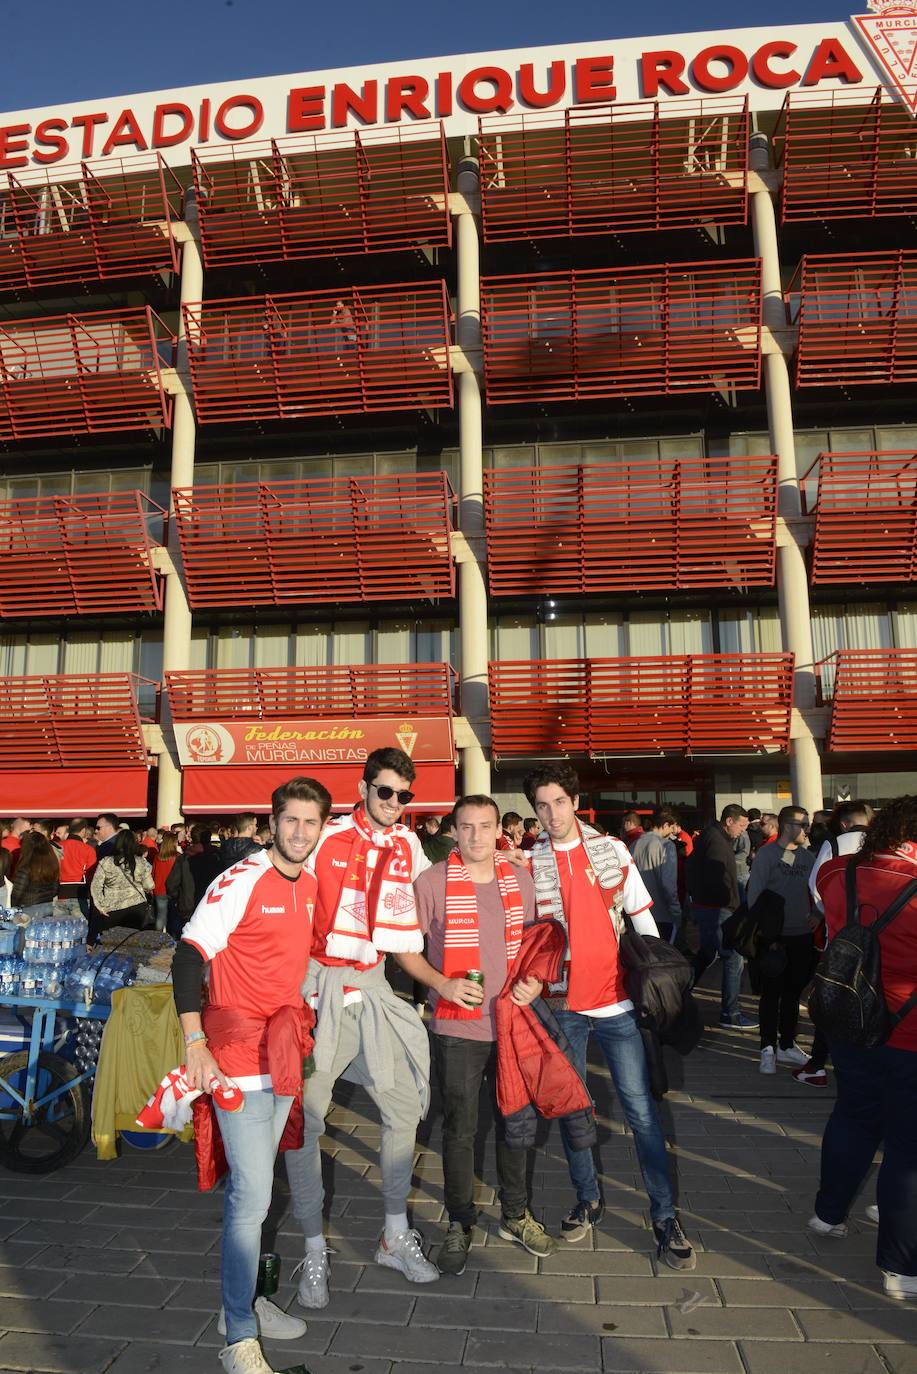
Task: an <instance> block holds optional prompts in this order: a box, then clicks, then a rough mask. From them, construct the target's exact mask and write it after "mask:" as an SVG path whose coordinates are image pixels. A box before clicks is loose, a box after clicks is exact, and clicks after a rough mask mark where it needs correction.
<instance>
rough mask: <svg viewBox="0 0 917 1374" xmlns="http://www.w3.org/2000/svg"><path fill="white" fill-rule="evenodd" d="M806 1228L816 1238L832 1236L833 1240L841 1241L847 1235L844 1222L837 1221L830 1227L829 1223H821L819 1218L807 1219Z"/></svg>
mask: <svg viewBox="0 0 917 1374" xmlns="http://www.w3.org/2000/svg"><path fill="white" fill-rule="evenodd" d="M808 1227H809V1230H810V1231H814V1232H815V1234H816V1235H818V1236H834V1238H835V1240H843V1239H844V1237H845V1236H846V1234H847V1223H846V1221H838V1222H835V1224H834V1225H833V1226H832V1225H831V1222H830V1221H822V1219H821V1217H819V1216H811V1217H809V1221H808Z"/></svg>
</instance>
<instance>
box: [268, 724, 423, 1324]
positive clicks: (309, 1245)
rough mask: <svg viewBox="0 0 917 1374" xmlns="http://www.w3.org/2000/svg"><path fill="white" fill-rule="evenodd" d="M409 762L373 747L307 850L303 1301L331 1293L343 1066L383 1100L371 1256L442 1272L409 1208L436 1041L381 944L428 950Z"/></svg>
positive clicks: (296, 1175)
mask: <svg viewBox="0 0 917 1374" xmlns="http://www.w3.org/2000/svg"><path fill="white" fill-rule="evenodd" d="M415 776H416V773H415V769H414V765H413V763H412V762H411V760H410V758H409V757H408V755H407V754H405V753H402V751H401V750H400V749H376V750H374V751H373V753H371V754H370V755H369V757H368V758H367V760H366V764H365V766H364V769H363V780H362V781H361V783H360V785H359V791H360V800H359V802H358V804H357V806H356V807H355V808H354V810H353V811H352V812H350V813H348V814H347V815H346V816H339V817H336V818H335V819H333V820H332V821H329V823H328V825H327V826H326V827H325V830H324V832H323V834H322V837H321V841H320V843H319V845H318V847H317V849H316V851H315V853H314V854H313V856H312V859H311V860H310V867H312V868H313V869H314V871H315V875H316V878H317V880H318V897H317V905H316V913H315V928H314V935H313V944H312V962H311V964H310V966H309V977H308V980H307V985H306V991H307V994H308V996H309V1000H310V1002H311V1004H312V1006H313V1007H314V1009H315V1012H316V1015H317V1017H318V1026H317V1030H316V1037H315V1053H314V1058H315V1072H314V1073H312V1074H311V1075H310V1077H309V1078H308V1079H307V1080H306V1085H305V1091H304V1094H303V1116H304V1144H303V1148H302V1150H298V1151H290V1152H288V1154H287V1160H286V1162H287V1173H288V1175H289V1178H290V1189H291V1193H292V1201H293V1210H294V1212H295V1213H296V1217H297V1220H298V1221H299V1223H300V1225H301V1226H302V1228H303V1234H304V1236H305V1244H306V1253H305V1259H304V1260H303V1262H302V1268H303V1276H302V1280H301V1282H300V1286H299V1302H300V1303H301V1305H302V1306H303V1307H310V1308H316V1307H325V1306H327V1304H328V1301H329V1292H328V1274H329V1268H328V1252H327V1248H326V1245H325V1238H324V1234H323V1231H322V1208H323V1205H324V1189H323V1186H322V1166H321V1156H320V1152H319V1137H320V1136H321V1135H322V1133H323V1131H324V1129H325V1117H326V1116H327V1114H328V1108H329V1106H330V1104H331V1094H332V1092H333V1089H334V1085H335V1083H336V1082H337V1080H338V1079H339V1078H341V1077H344V1078H347V1079H348V1080H349V1081H351V1082H356V1083H359V1084H361V1085H362V1086H363V1087H364V1088H365V1089H366V1090H367V1092H368V1093H369V1095H370V1096H371V1097H372V1099H373V1101H374V1102H375V1103H376V1106H377V1107H378V1108H379V1115H380V1118H381V1121H382V1144H381V1154H380V1166H381V1172H382V1195H383V1199H384V1204H385V1227H384V1231H383V1234H382V1238H381V1240H380V1242H379V1246H378V1249H377V1250H376V1263H377V1264H383V1265H386V1266H388V1267H390V1268H393V1269H399V1270H400V1271H401V1272H402V1273H403V1274H404V1275H405V1277H406V1278H408V1279H409V1280H410V1281H411V1282H412V1283H432V1282H433V1281H434V1280H436V1279H438V1278H439V1271H438V1270H437V1268H436V1266H435V1265H434V1264H431V1263H430V1261H429V1260H428V1259H426V1257H425V1256H424V1253H423V1250H422V1249H421V1245H420V1236H419V1235H418V1233H417V1232H416V1231H414V1230H412V1229H411V1227H410V1226H409V1224H408V1218H407V1197H408V1192H409V1190H410V1186H411V1171H412V1167H413V1160H414V1142H415V1136H416V1131H417V1124H418V1122H419V1121H420V1119H421V1117H422V1116H423V1115H424V1113H425V1112H426V1109H427V1105H428V1101H429V1091H430V1046H429V1041H428V1039H427V1032H426V1030H425V1028H424V1025H423V1022H422V1021H421V1020H420V1018H419V1017H418V1015H417V1013H416V1011H415V1010H414V1009H413V1007H411V1005H410V1004H409V1003H407V1002H405V1001H403V1000H402V999H401V998H400V997H397V996H396V995H395V993H394V992H393V991H392V989H391V987H390V986H389V984H388V982H387V980H386V977H385V955H386V953H387V952H389V951H391V952H392V953H399V954H409V953H414V954H419V953H420V952H421V950H422V949H423V931H422V930H421V927H420V924H419V921H418V917H417V907H416V904H415V901H414V887H413V884H414V879H415V878H417V877H419V876H420V874H421V873H423V872H424V870H425V869H427V868H429V867H430V861H429V859H428V858H427V857H426V855H425V854H424V852H423V849H422V847H421V844H420V840H419V839H418V837H417V835H416V834H415V833H414V831H413V830H412V829H410V828H409V827H408V826H405V825H402V824H401V823H400V821H401V816H402V814H403V812H404V808H405V807H406V806H407V805H408V803H409V802H411V801H412V800H413V796H414V794H413V793H412V792H411V783H412V782H413V781H414V778H415Z"/></svg>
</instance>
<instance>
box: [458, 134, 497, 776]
mask: <svg viewBox="0 0 917 1374" xmlns="http://www.w3.org/2000/svg"><path fill="white" fill-rule="evenodd" d="M457 189H458V192H459V194H460V195H462V196H464V197H466V204H465V207H464V208H462V209H460V210H459V212H458V214H457V215H456V217H455V241H456V254H457V258H458V295H457V301H456V343H457V344H458V346H459V348H461V349H462V351H463V352H464V354H465V357H466V358H467V360H468V362H469V363H470V364H471V367H470V369H469V370H468V371H463V372H460V373H459V375H458V396H459V452H460V457H461V500H460V505H459V528H460V529H461V531H462V533H463V534H464V536H465V540H466V542H467V545H468V549H469V551H470V553H471V555H472V556H471V557H470V558H466V559H465V560H463V561H462V562H461V563H460V564H459V570H458V572H459V578H458V598H459V628H460V630H461V636H462V657H461V682H462V711H463V713H464V714H465V716H466V717H467V718H468V720H469V721H470V723H471V725H472V726H473V727H474V728H475V731H476V732H478V731H480V729H481V727H482V726H484V727H486V726H487V725H488V722H489V715H490V713H489V707H488V697H487V659H488V653H487V583H486V581H485V575H484V568H485V563H486V558H487V552H486V547H485V539H484V455H483V419H482V407H481V378H480V368H481V367H482V352H481V258H480V248H479V242H478V226H477V220H476V218H475V214H474V206H475V205H476V203H477V198H478V195H479V192H480V178H479V173H478V163H477V159H476V158H471V157H466V158H463V160H462V161H461V162H460V164H459V170H458V179H457ZM461 755H462V788H463V790H464V791H465V792H466V793H467V792H489V791H490V761H489V759H488V757H487V755H486V754H485V752H484V748H483V746H482V745H481V743H480V742H479V741H476V742H475V743H474V744H466V745H464V746H463V747H462V750H461Z"/></svg>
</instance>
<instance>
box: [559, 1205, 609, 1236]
mask: <svg viewBox="0 0 917 1374" xmlns="http://www.w3.org/2000/svg"><path fill="white" fill-rule="evenodd" d="M604 1215H605V1204H604V1202H578V1203H577V1204H576V1206H575V1207H574V1208H573V1211H572V1212H571V1213H570V1215H569V1216H568V1217H564V1219H563V1221H562V1222H561V1223H560V1234H561V1236H562V1238H563V1239H564V1240H568V1241H575V1240H582V1239H583V1238H584V1237H585V1236H588V1234H589V1232H590V1231H591V1230H592V1228H593V1226H598V1224H599V1222H600V1221H601V1220H602V1217H603V1216H604Z"/></svg>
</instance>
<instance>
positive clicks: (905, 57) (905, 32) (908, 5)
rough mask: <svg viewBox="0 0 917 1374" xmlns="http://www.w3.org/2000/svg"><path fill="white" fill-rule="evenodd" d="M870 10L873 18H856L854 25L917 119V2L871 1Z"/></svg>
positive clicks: (906, 0) (859, 16)
mask: <svg viewBox="0 0 917 1374" xmlns="http://www.w3.org/2000/svg"><path fill="white" fill-rule="evenodd" d="M868 7H869V9H871V10H872V14H855V15H854V16H853V22H854V23H855V24H856V25H857V27H858V28H859V30H860V33H861V34H862V35H863V37H864V38H865V40H866V43H867V45H868V46H869V48H870V50H871V51H872V53H873V54H874V56H875V57H877V58H878V59H879V61H880V63H881V64H882V66H883V67H884V68H885V70H886V72H887V73H888V75H889V77H890V78H891V82H892V85H893V86H894V87H895V89H896V90H897V91H898V94H899V95H900V96H901V99H902V100H903V101H904V103H905V105H906V106H907V108H908V109H909V110H910V112H911V114H912V115H917V0H869V5H868Z"/></svg>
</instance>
